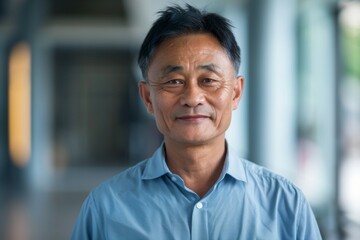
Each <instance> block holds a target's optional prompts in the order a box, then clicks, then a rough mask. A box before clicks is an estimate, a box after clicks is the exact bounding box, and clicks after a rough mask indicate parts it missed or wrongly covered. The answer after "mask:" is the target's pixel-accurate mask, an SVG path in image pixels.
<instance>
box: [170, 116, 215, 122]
mask: <svg viewBox="0 0 360 240" xmlns="http://www.w3.org/2000/svg"><path fill="white" fill-rule="evenodd" d="M209 118H210V117H209V116H206V115H184V116H180V117H177V118H176V119H177V120H181V121H186V122H200V121H202V120H204V119H209Z"/></svg>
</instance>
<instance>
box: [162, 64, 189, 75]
mask: <svg viewBox="0 0 360 240" xmlns="http://www.w3.org/2000/svg"><path fill="white" fill-rule="evenodd" d="M182 70H184V67H182V66H179V65H168V66H166V67H165V68H163V69H162V75H163V76H165V75H166V74H169V73H173V72H180V71H182Z"/></svg>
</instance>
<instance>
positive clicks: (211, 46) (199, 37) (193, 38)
mask: <svg viewBox="0 0 360 240" xmlns="http://www.w3.org/2000/svg"><path fill="white" fill-rule="evenodd" d="M151 65H153V67H155V68H156V69H157V70H156V71H157V72H158V73H160V74H161V75H162V76H163V75H165V74H168V73H173V72H175V73H178V72H184V71H187V70H191V71H192V70H205V71H209V72H213V73H215V74H224V71H228V70H229V69H232V72H234V70H233V68H234V66H233V63H232V62H231V60H230V58H229V56H228V54H227V52H226V50H225V49H224V48H223V47H222V46H221V45H220V43H219V42H218V40H217V39H216V38H215V37H213V36H212V35H210V34H190V35H184V36H180V37H177V38H172V39H169V40H166V41H165V42H163V43H161V44H160V46H159V47H158V48H157V50H156V52H155V54H154V57H153V59H152V63H151ZM150 68H151V66H150ZM152 70H155V69H152Z"/></svg>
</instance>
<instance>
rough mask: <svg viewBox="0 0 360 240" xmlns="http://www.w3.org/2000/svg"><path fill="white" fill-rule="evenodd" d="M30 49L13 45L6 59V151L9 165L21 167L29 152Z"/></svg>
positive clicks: (25, 162) (20, 44) (24, 44)
mask: <svg viewBox="0 0 360 240" xmlns="http://www.w3.org/2000/svg"><path fill="white" fill-rule="evenodd" d="M30 64H31V63H30V49H29V46H28V45H27V44H26V43H24V42H21V43H18V44H17V45H15V46H14V47H13V49H12V51H11V53H10V59H9V150H10V155H11V159H12V161H13V163H14V164H15V165H16V166H19V167H23V166H25V165H26V164H27V162H28V160H29V157H30V151H31V120H30V116H31V115H30V114H31V80H30Z"/></svg>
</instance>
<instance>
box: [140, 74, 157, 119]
mask: <svg viewBox="0 0 360 240" xmlns="http://www.w3.org/2000/svg"><path fill="white" fill-rule="evenodd" d="M139 95H140V97H141V100H142V101H143V102H144V104H145V107H146V109H147V111H148V113H150V114H153V113H154V109H153V105H152V101H151V98H150V89H149V84H148V83H147V82H146V81H141V82H140V83H139Z"/></svg>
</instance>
